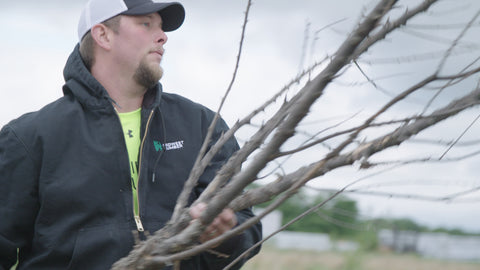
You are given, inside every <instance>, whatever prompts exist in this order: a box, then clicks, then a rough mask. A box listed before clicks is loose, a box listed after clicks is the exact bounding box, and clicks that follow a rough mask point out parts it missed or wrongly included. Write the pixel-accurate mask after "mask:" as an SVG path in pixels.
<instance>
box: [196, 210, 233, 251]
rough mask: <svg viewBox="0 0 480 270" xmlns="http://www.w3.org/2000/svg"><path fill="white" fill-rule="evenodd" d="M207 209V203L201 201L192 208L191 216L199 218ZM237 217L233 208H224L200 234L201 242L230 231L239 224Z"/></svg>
mask: <svg viewBox="0 0 480 270" xmlns="http://www.w3.org/2000/svg"><path fill="white" fill-rule="evenodd" d="M205 209H206V204H205V203H199V204H196V205H194V206H192V207H191V208H190V216H192V218H193V219H197V218H199V217H200V216H201V214H202V212H203V211H204V210H205ZM237 222H238V221H237V217H236V215H235V213H234V212H233V210H232V209H229V208H227V209H224V210H223V211H222V212H221V213H220V214H219V215H218V216H217V217H216V218H215V219H214V220H213V222H212V223H211V224H210V225H209V226H207V228H206V229H205V231H204V232H203V234H202V235H201V236H200V241H201V242H206V241H208V240H211V239H213V238H216V237H218V236H220V235H222V234H223V233H225V232H227V231H229V230H230V229H232V228H233V227H235V226H236V225H237Z"/></svg>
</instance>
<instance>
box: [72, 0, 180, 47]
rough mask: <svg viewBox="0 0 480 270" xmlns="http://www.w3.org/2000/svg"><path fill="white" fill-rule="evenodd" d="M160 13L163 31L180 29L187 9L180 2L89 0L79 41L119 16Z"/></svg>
mask: <svg viewBox="0 0 480 270" xmlns="http://www.w3.org/2000/svg"><path fill="white" fill-rule="evenodd" d="M154 12H158V13H159V14H160V16H161V17H162V21H163V31H165V32H169V31H173V30H176V29H177V28H179V27H180V26H181V25H182V23H183V20H184V19H185V9H184V8H183V6H182V4H180V3H178V2H156V1H152V0H89V1H88V2H87V4H86V5H85V8H84V9H83V11H82V14H81V15H80V21H79V22H78V40H80V41H81V40H82V38H83V36H85V34H86V33H87V32H88V31H90V29H91V28H92V27H93V26H94V25H96V24H99V23H102V22H104V21H106V20H108V19H110V18H112V17H115V16H117V15H145V14H150V13H154Z"/></svg>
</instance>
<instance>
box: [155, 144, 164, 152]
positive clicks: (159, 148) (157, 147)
mask: <svg viewBox="0 0 480 270" xmlns="http://www.w3.org/2000/svg"><path fill="white" fill-rule="evenodd" d="M153 145H154V146H155V150H156V151H157V152H158V151H161V150H162V149H163V148H162V143H161V142H159V141H153Z"/></svg>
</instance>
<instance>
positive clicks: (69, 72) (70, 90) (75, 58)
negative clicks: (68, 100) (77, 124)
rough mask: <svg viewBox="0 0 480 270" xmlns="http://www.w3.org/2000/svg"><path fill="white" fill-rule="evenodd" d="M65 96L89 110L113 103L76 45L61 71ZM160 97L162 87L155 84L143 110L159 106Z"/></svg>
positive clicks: (144, 102) (149, 90) (146, 95)
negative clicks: (87, 107) (74, 99)
mask: <svg viewBox="0 0 480 270" xmlns="http://www.w3.org/2000/svg"><path fill="white" fill-rule="evenodd" d="M63 77H64V79H65V85H64V86H63V93H64V95H65V96H70V95H71V96H74V97H75V98H76V99H78V101H79V102H80V103H82V104H84V105H85V106H89V107H91V108H105V107H106V106H109V105H110V104H111V102H112V101H113V99H112V98H110V96H109V95H108V92H107V90H105V88H104V87H103V86H102V85H101V84H100V83H99V82H98V81H97V80H96V79H95V77H93V75H92V74H91V73H90V71H89V70H88V69H87V67H86V66H85V64H84V62H83V60H82V57H81V56H80V45H79V44H77V45H76V46H75V48H74V49H73V52H72V53H71V54H70V56H69V57H68V60H67V63H66V65H65V68H64V69H63ZM161 95H162V85H161V84H160V83H157V84H156V85H154V86H153V87H152V88H150V89H148V91H147V93H145V96H144V99H143V107H144V108H149V109H151V108H153V107H155V106H159V104H160V99H161Z"/></svg>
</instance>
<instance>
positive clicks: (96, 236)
mask: <svg viewBox="0 0 480 270" xmlns="http://www.w3.org/2000/svg"><path fill="white" fill-rule="evenodd" d="M132 231H133V230H132V229H131V228H130V227H129V226H128V224H113V225H105V226H99V227H92V228H85V229H80V230H79V231H78V233H77V238H76V241H75V247H74V250H73V255H72V260H71V262H70V264H69V267H68V269H72V270H74V269H78V270H85V269H89V270H96V269H98V270H104V269H110V267H111V266H112V265H113V264H114V263H115V262H116V261H118V260H119V259H121V258H122V257H125V256H126V255H128V253H129V252H130V250H131V249H132V247H133V244H134V241H133V232H132Z"/></svg>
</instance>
